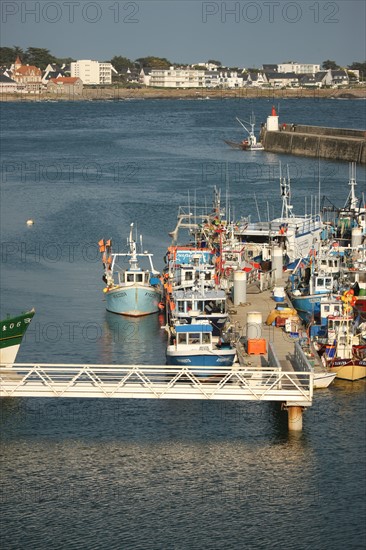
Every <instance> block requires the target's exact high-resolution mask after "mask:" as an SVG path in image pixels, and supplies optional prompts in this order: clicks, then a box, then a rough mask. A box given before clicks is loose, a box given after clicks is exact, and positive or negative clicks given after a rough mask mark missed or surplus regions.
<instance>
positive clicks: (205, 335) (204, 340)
mask: <svg viewBox="0 0 366 550" xmlns="http://www.w3.org/2000/svg"><path fill="white" fill-rule="evenodd" d="M209 343H210V333H209V332H204V333H203V334H202V344H209Z"/></svg>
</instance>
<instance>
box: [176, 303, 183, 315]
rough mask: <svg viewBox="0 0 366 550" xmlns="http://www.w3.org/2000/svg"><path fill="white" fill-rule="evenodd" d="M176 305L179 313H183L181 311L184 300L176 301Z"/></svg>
mask: <svg viewBox="0 0 366 550" xmlns="http://www.w3.org/2000/svg"><path fill="white" fill-rule="evenodd" d="M177 306H178V311H179V312H180V313H183V312H184V302H182V301H178V302H177Z"/></svg>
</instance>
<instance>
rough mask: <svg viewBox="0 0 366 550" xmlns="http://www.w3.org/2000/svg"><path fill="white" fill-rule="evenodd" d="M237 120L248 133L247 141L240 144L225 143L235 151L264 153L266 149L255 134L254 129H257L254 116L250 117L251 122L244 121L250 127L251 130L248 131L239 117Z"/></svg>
mask: <svg viewBox="0 0 366 550" xmlns="http://www.w3.org/2000/svg"><path fill="white" fill-rule="evenodd" d="M236 120H237V121H238V122H239V124H240V125H241V126H242V127H243V128H244V130H245V131H246V132H247V134H248V137H246V138H245V139H243V141H241V142H239V143H238V142H235V141H230V140H224V141H225V143H227V145H230V147H232V148H233V149H241V150H242V151H263V150H264V147H263V145H262V143H261V142H260V141H257V138H256V136H255V133H254V127H255V118H254V115H252V116H251V117H250V121H249V122H247V121H246V120H244V122H245V124H248V126H250V130H248V128H247V127H246V126H245V124H244V123H243V122H242V121H241V120H240V119H239V118H238V117H236Z"/></svg>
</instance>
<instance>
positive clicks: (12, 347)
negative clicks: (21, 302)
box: [0, 309, 35, 365]
mask: <svg viewBox="0 0 366 550" xmlns="http://www.w3.org/2000/svg"><path fill="white" fill-rule="evenodd" d="M34 313H35V311H34V309H32V310H31V311H27V312H26V313H22V314H21V315H17V316H16V317H8V318H7V319H4V320H3V321H1V322H0V326H1V329H0V330H1V334H0V364H1V365H10V364H11V363H13V362H14V361H15V358H16V356H17V353H18V351H19V346H20V344H21V341H22V339H23V336H24V334H25V332H26V330H27V328H28V327H29V324H30V322H31V321H32V319H33V316H34Z"/></svg>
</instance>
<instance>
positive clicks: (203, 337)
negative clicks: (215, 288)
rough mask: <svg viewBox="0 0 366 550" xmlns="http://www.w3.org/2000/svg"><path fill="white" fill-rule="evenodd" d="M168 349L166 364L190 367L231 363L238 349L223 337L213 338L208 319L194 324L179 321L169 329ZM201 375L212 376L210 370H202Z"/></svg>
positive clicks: (224, 365) (221, 365) (199, 374)
mask: <svg viewBox="0 0 366 550" xmlns="http://www.w3.org/2000/svg"><path fill="white" fill-rule="evenodd" d="M169 332H170V337H169V342H168V346H167V351H166V357H167V364H168V365H178V366H189V367H197V366H198V367H227V366H232V364H233V362H234V359H235V355H236V349H235V348H234V347H233V346H232V345H231V344H230V342H225V341H223V340H222V339H221V338H216V339H215V338H213V328H212V325H211V323H210V322H209V321H208V320H206V319H202V320H194V321H193V322H192V323H191V324H180V323H176V324H175V325H174V327H172V328H171V329H170V331H169ZM196 374H197V375H198V376H209V374H210V372H209V371H199V372H198V373H196Z"/></svg>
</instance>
